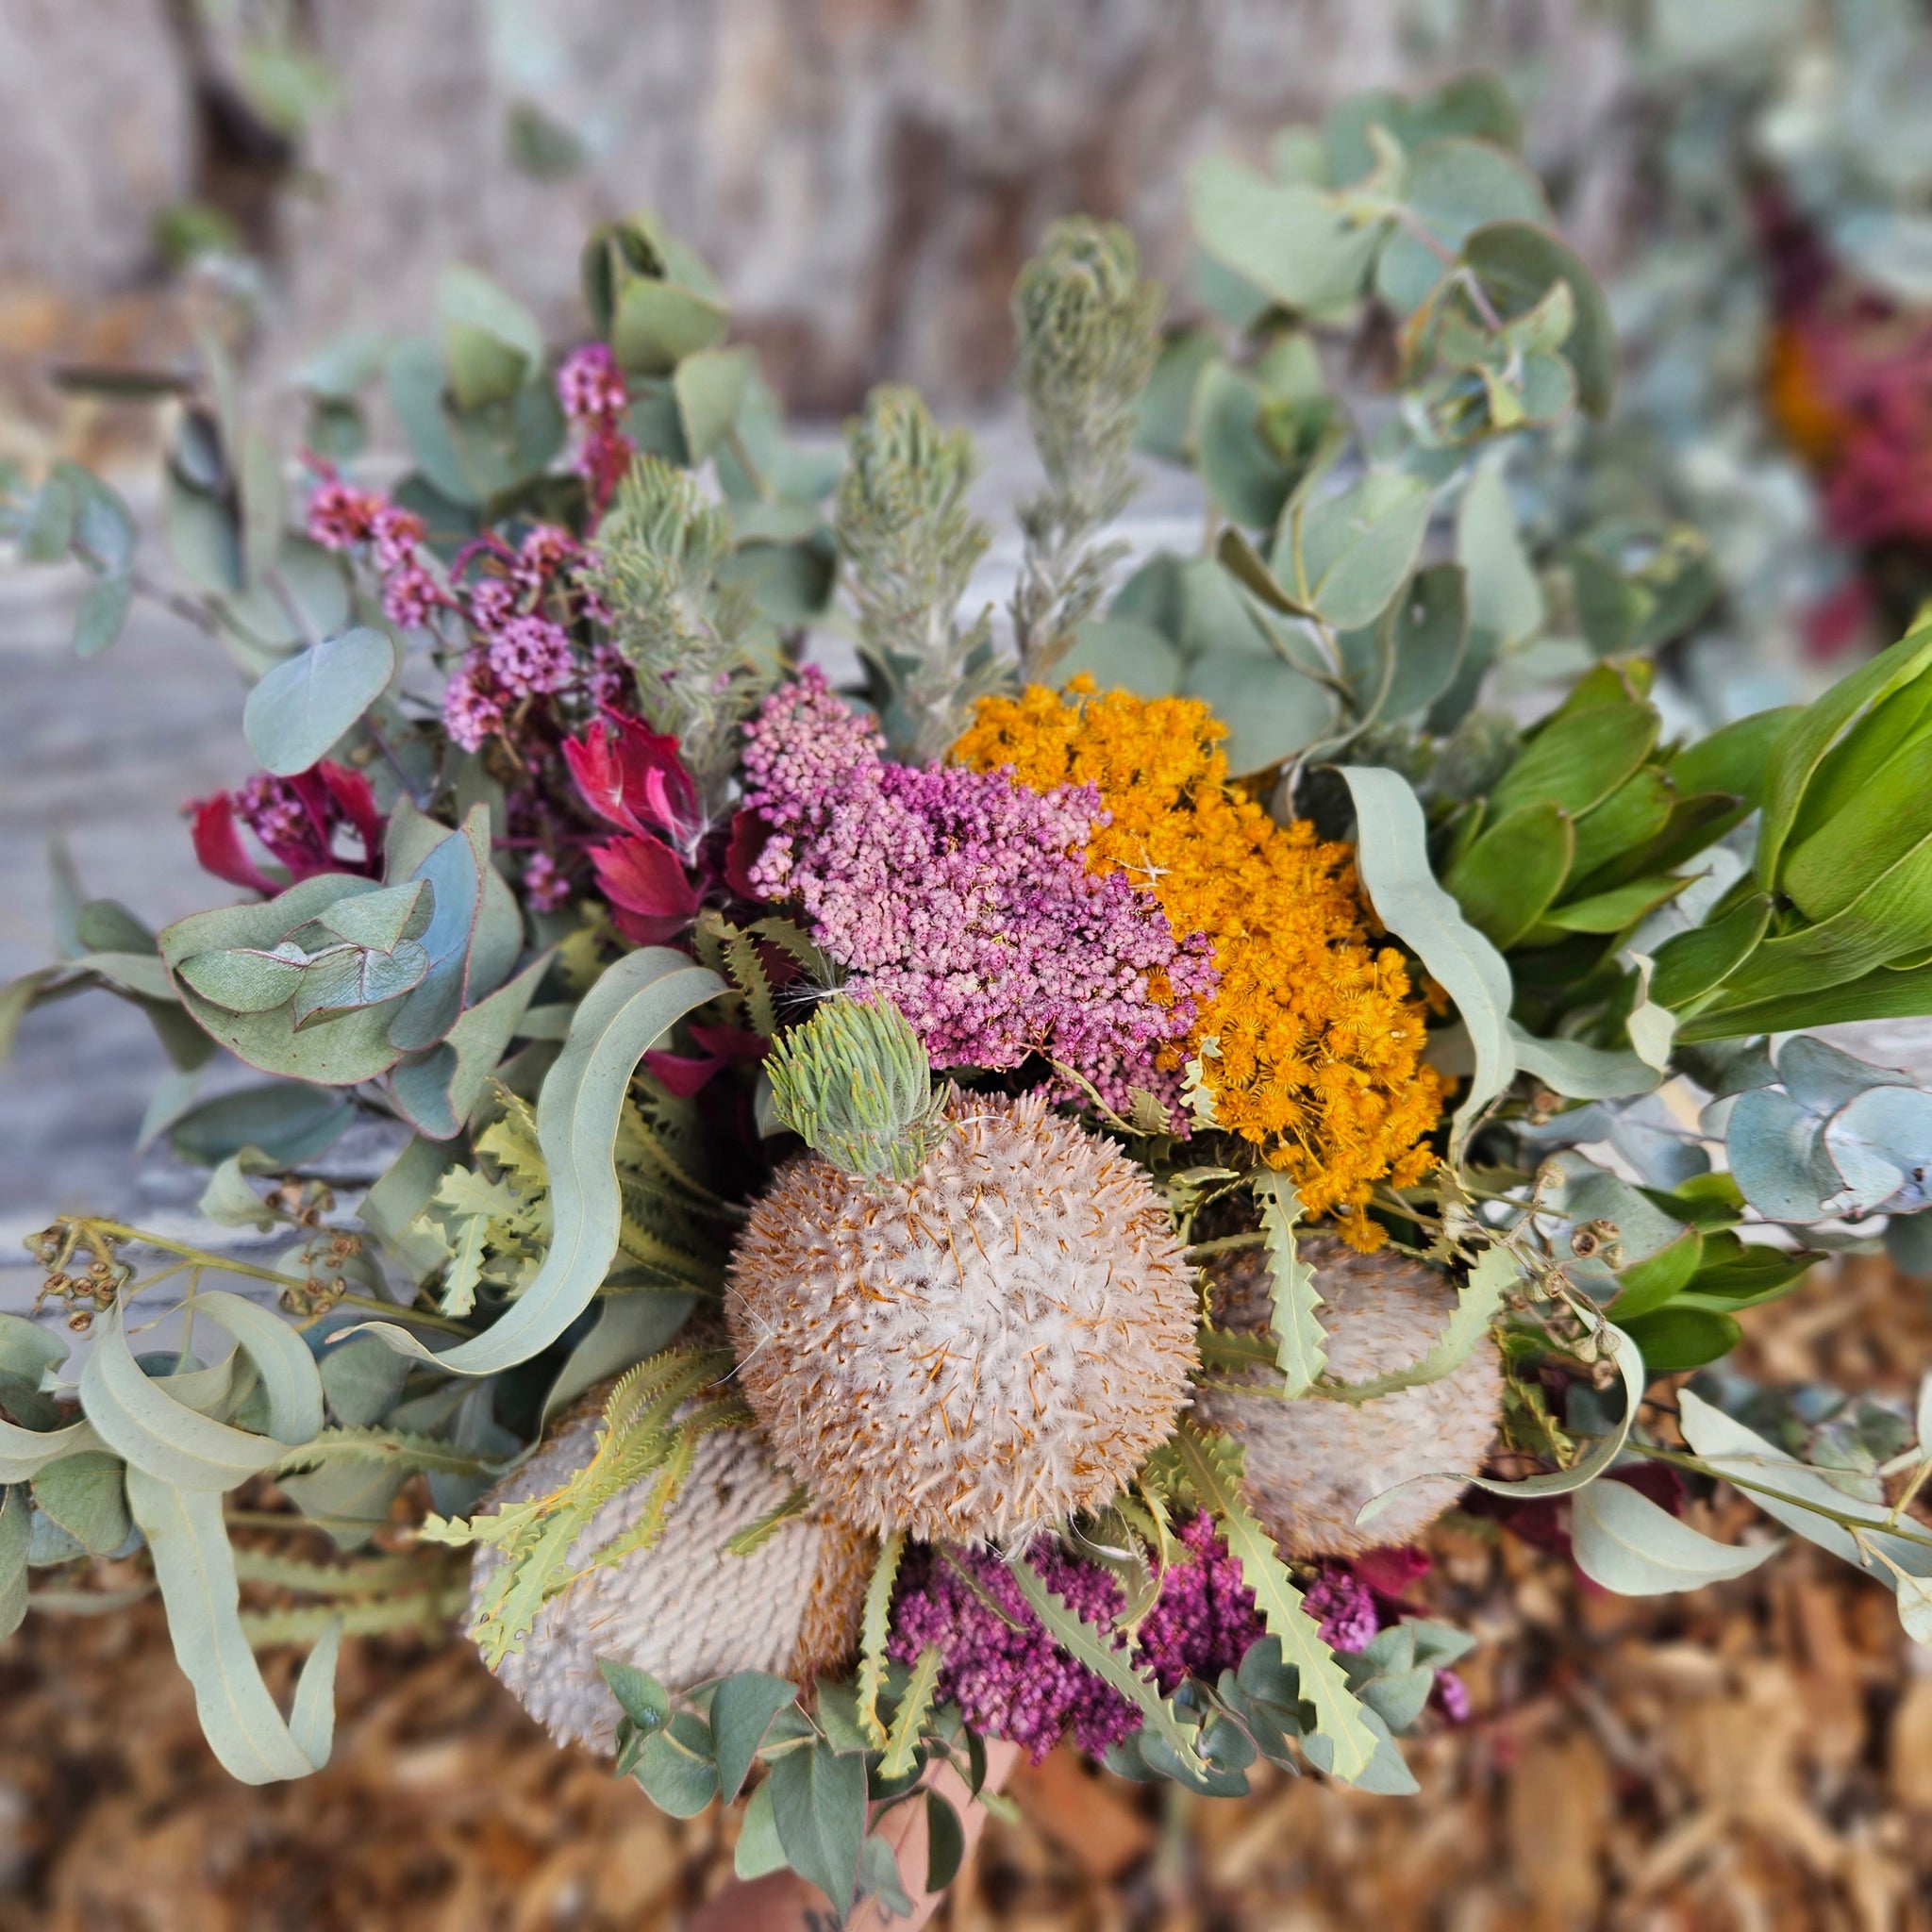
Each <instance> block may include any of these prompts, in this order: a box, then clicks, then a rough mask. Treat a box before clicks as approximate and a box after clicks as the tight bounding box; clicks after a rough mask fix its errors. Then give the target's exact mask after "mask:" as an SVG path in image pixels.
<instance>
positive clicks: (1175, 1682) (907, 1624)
mask: <svg viewBox="0 0 1932 1932" xmlns="http://www.w3.org/2000/svg"><path fill="white" fill-rule="evenodd" d="M1180 1539H1181V1541H1182V1543H1183V1544H1184V1546H1185V1547H1186V1549H1187V1550H1188V1552H1189V1555H1188V1557H1187V1558H1186V1559H1185V1560H1183V1561H1181V1562H1178V1563H1176V1564H1174V1567H1173V1568H1172V1569H1170V1570H1169V1571H1168V1573H1167V1574H1166V1575H1165V1576H1164V1577H1163V1578H1162V1579H1161V1588H1160V1600H1159V1601H1158V1603H1157V1604H1156V1605H1155V1607H1153V1609H1151V1610H1150V1611H1149V1612H1148V1613H1147V1616H1146V1617H1145V1619H1144V1620H1143V1621H1142V1623H1141V1627H1140V1629H1139V1631H1138V1632H1137V1633H1136V1636H1135V1640H1134V1645H1133V1661H1134V1663H1135V1665H1136V1667H1137V1668H1139V1669H1141V1670H1143V1671H1146V1672H1149V1673H1151V1674H1152V1675H1153V1677H1154V1679H1155V1681H1156V1682H1157V1683H1158V1685H1159V1686H1160V1689H1161V1691H1162V1693H1163V1694H1164V1695H1172V1694H1173V1693H1174V1691H1176V1690H1178V1689H1179V1687H1180V1685H1181V1684H1182V1682H1183V1681H1184V1680H1185V1679H1186V1678H1188V1677H1191V1676H1198V1677H1205V1678H1207V1679H1208V1680H1209V1681H1210V1682H1211V1681H1212V1680H1213V1679H1215V1678H1217V1677H1219V1676H1220V1674H1221V1673H1222V1672H1223V1671H1231V1670H1233V1669H1235V1668H1236V1667H1237V1666H1238V1665H1239V1664H1240V1662H1241V1657H1242V1655H1243V1654H1244V1653H1245V1652H1246V1650H1247V1648H1248V1646H1249V1645H1250V1644H1251V1643H1253V1642H1254V1641H1256V1640H1257V1638H1259V1637H1260V1636H1261V1635H1262V1634H1263V1629H1262V1624H1261V1620H1260V1618H1259V1617H1258V1615H1257V1613H1256V1609H1255V1597H1254V1592H1253V1591H1250V1590H1249V1589H1248V1588H1247V1587H1246V1585H1244V1584H1243V1583H1242V1582H1241V1566H1240V1565H1239V1564H1238V1563H1237V1562H1236V1561H1235V1559H1234V1558H1233V1557H1231V1556H1230V1555H1229V1554H1228V1551H1227V1548H1226V1546H1225V1545H1224V1543H1223V1542H1222V1541H1221V1540H1220V1538H1219V1537H1217V1536H1216V1535H1215V1533H1214V1525H1213V1523H1212V1522H1211V1521H1210V1520H1209V1519H1208V1517H1206V1516H1195V1517H1192V1518H1191V1519H1190V1521H1189V1522H1188V1524H1186V1526H1185V1527H1184V1528H1183V1529H1182V1530H1181V1532H1180ZM1027 1560H1028V1561H1029V1562H1030V1563H1031V1564H1032V1565H1033V1568H1034V1570H1035V1571H1036V1573H1037V1574H1039V1576H1040V1578H1041V1581H1042V1582H1043V1583H1044V1584H1045V1585H1046V1586H1047V1588H1048V1589H1049V1590H1051V1591H1054V1593H1055V1594H1056V1595H1058V1596H1059V1597H1061V1598H1062V1599H1063V1600H1064V1601H1065V1602H1066V1603H1067V1605H1068V1606H1069V1607H1071V1608H1072V1609H1073V1610H1074V1612H1075V1613H1076V1614H1077V1615H1078V1616H1079V1617H1081V1618H1082V1619H1083V1620H1084V1621H1085V1622H1087V1623H1089V1624H1101V1625H1104V1624H1108V1623H1110V1622H1111V1621H1112V1620H1113V1619H1114V1618H1115V1617H1116V1616H1118V1615H1119V1614H1120V1610H1121V1607H1122V1603H1123V1596H1122V1591H1121V1586H1120V1584H1119V1582H1118V1581H1117V1579H1116V1578H1115V1577H1114V1576H1113V1575H1112V1574H1110V1573H1109V1572H1108V1571H1107V1570H1105V1569H1103V1568H1101V1566H1100V1565H1099V1564H1097V1563H1084V1562H1081V1561H1080V1560H1079V1559H1078V1558H1077V1557H1072V1556H1070V1555H1068V1554H1067V1552H1066V1551H1064V1550H1063V1549H1061V1548H1059V1547H1058V1545H1056V1544H1052V1543H1041V1544H1039V1545H1036V1546H1035V1548H1033V1549H1032V1550H1031V1551H1029V1552H1028V1554H1027ZM962 1572H965V1573H970V1580H969V1575H968V1574H961V1573H962ZM975 1586H976V1587H975ZM994 1604H997V1605H998V1606H999V1608H998V1609H997V1610H996V1609H994V1608H993V1607H992V1606H993V1605H994ZM1002 1611H1003V1612H1005V1615H1004V1616H1003V1615H1002V1614H1001V1612H1002ZM928 1644H937V1645H938V1646H939V1649H940V1654H941V1658H942V1662H941V1670H940V1681H939V1695H940V1697H941V1700H943V1701H946V1702H950V1703H954V1704H957V1705H958V1707H959V1709H960V1712H961V1714H962V1715H963V1716H964V1717H965V1719H966V1722H967V1723H968V1724H970V1725H971V1726H972V1727H973V1728H974V1730H975V1731H978V1732H980V1733H982V1734H983V1735H985V1736H987V1737H992V1738H1005V1739H1008V1740H1010V1741H1011V1742H1013V1743H1015V1744H1018V1745H1020V1746H1021V1747H1022V1748H1023V1749H1024V1750H1025V1751H1026V1752H1027V1753H1028V1755H1029V1756H1030V1757H1032V1758H1033V1761H1034V1762H1035V1763H1036V1764H1037V1763H1038V1762H1039V1761H1040V1760H1041V1758H1042V1757H1045V1756H1046V1754H1047V1753H1048V1752H1049V1751H1051V1750H1052V1749H1053V1747H1054V1746H1055V1745H1056V1744H1057V1743H1058V1742H1059V1740H1060V1739H1061V1738H1062V1737H1063V1736H1065V1734H1066V1733H1067V1732H1068V1731H1069V1730H1071V1731H1072V1732H1073V1733H1074V1739H1075V1740H1076V1741H1077V1742H1078V1743H1079V1745H1080V1748H1081V1749H1082V1750H1084V1751H1089V1752H1091V1753H1092V1754H1094V1755H1095V1756H1096V1757H1097V1756H1098V1755H1099V1754H1101V1753H1102V1752H1104V1751H1106V1750H1107V1748H1108V1746H1109V1745H1111V1744H1116V1743H1118V1742H1119V1741H1120V1740H1122V1739H1123V1738H1126V1737H1129V1736H1131V1735H1132V1734H1133V1733H1134V1732H1135V1731H1136V1730H1138V1729H1139V1728H1140V1724H1141V1714H1140V1712H1139V1711H1138V1710H1136V1709H1135V1707H1133V1705H1131V1704H1130V1703H1128V1702H1127V1700H1126V1699H1125V1698H1124V1697H1123V1696H1121V1695H1120V1693H1119V1692H1118V1691H1112V1690H1109V1689H1108V1686H1107V1685H1106V1684H1105V1683H1103V1682H1102V1681H1101V1679H1100V1678H1098V1677H1096V1676H1095V1675H1094V1674H1093V1673H1092V1672H1091V1671H1089V1670H1087V1669H1085V1668H1084V1667H1083V1666H1082V1665H1080V1664H1076V1663H1075V1662H1074V1660H1073V1658H1072V1657H1069V1656H1068V1655H1067V1654H1066V1652H1064V1651H1063V1650H1061V1649H1060V1648H1059V1647H1058V1645H1057V1644H1056V1643H1055V1642H1054V1641H1053V1640H1052V1639H1051V1638H1050V1637H1049V1636H1048V1635H1047V1634H1046V1631H1045V1629H1044V1628H1043V1627H1042V1625H1041V1623H1040V1620H1039V1619H1038V1618H1037V1617H1036V1616H1035V1615H1034V1614H1033V1612H1032V1610H1031V1609H1030V1608H1029V1607H1027V1604H1026V1600H1025V1598H1024V1597H1023V1596H1022V1595H1021V1594H1020V1587H1019V1585H1018V1584H1017V1583H1015V1582H1014V1581H1013V1576H1012V1573H1011V1572H1010V1571H1009V1570H1008V1568H1007V1566H1006V1565H1005V1564H1004V1563H1003V1562H1001V1561H1000V1559H999V1558H998V1557H994V1556H991V1555H989V1554H988V1553H986V1552H984V1551H974V1550H949V1551H946V1552H944V1553H943V1554H941V1553H938V1552H935V1551H933V1550H931V1549H928V1548H924V1547H921V1548H917V1549H915V1550H913V1551H911V1552H910V1553H909V1554H908V1557H907V1559H906V1566H905V1569H904V1571H903V1572H902V1574H901V1578H900V1583H899V1590H898V1594H897V1596H896V1598H895V1599H894V1602H893V1606H892V1635H891V1641H890V1643H889V1645H888V1654H889V1655H890V1656H891V1657H896V1658H898V1659H899V1660H900V1661H901V1662H903V1663H912V1662H914V1661H916V1660H917V1658H918V1657H919V1655H920V1653H921V1652H922V1651H923V1650H924V1649H925V1648H926V1646H927V1645H928Z"/></svg>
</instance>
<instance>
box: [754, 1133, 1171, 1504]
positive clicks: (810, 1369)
mask: <svg viewBox="0 0 1932 1932" xmlns="http://www.w3.org/2000/svg"><path fill="white" fill-rule="evenodd" d="M1195 1301H1196V1297H1195V1290H1194V1284H1193V1275H1192V1273H1191V1270H1190V1269H1189V1267H1188V1266H1187V1263H1186V1261H1185V1259H1184V1257H1183V1255H1182V1250H1181V1246H1180V1243H1179V1241H1177V1240H1176V1239H1175V1236H1174V1228H1173V1224H1172V1223H1171V1221H1170V1219H1169V1216H1168V1213H1167V1209H1166V1208H1165V1207H1164V1206H1163V1205H1162V1203H1161V1201H1160V1198H1159V1196H1158V1194H1157V1193H1156V1192H1155V1191H1154V1189H1153V1186H1152V1185H1151V1183H1150V1182H1149V1181H1148V1179H1147V1177H1146V1175H1145V1174H1144V1173H1143V1172H1142V1171H1141V1169H1140V1168H1139V1167H1138V1166H1136V1165H1135V1164H1134V1163H1133V1162H1132V1161H1130V1160H1128V1159H1127V1158H1125V1157H1124V1155H1122V1154H1121V1153H1120V1152H1119V1151H1118V1150H1117V1149H1116V1148H1115V1147H1114V1146H1113V1145H1112V1144H1111V1143H1110V1142H1108V1141H1102V1140H1099V1139H1097V1138H1096V1137H1094V1136H1092V1135H1090V1134H1088V1133H1086V1132H1084V1131H1083V1130H1082V1129H1081V1128H1080V1127H1079V1126H1077V1125H1076V1124H1074V1123H1073V1122H1072V1121H1069V1120H1066V1119H1064V1118H1063V1117H1061V1116H1059V1115H1056V1114H1053V1113H1050V1112H1049V1111H1048V1110H1047V1108H1046V1104H1045V1101H1044V1099H1043V1098H1041V1097H1040V1096H1037V1095H1035V1096H1029V1097H1028V1098H1025V1099H1022V1100H1017V1101H1015V1100H1008V1099H1006V1098H1004V1097H1001V1096H987V1095H979V1094H958V1095H955V1096H954V1097H953V1098H952V1100H951V1101H950V1102H949V1104H948V1106H947V1109H946V1117H945V1130H944V1132H943V1133H942V1134H941V1136H940V1138H939V1140H938V1141H937V1144H936V1145H935V1146H934V1148H933V1151H932V1153H931V1154H930V1156H929V1157H928V1158H927V1160H926V1162H925V1165H924V1168H922V1169H921V1171H920V1172H919V1174H917V1175H916V1176H915V1177H914V1178H913V1179H911V1180H909V1181H896V1182H889V1183H886V1184H884V1185H882V1186H881V1185H874V1186H873V1187H872V1188H870V1189H868V1188H867V1187H866V1186H865V1185H864V1184H862V1183H859V1182H857V1181H855V1180H854V1179H853V1177H852V1176H851V1175H849V1174H844V1173H842V1172H841V1170H840V1169H839V1168H837V1167H835V1166H834V1165H833V1164H832V1163H831V1162H830V1161H828V1160H825V1159H824V1158H820V1157H814V1158H810V1159H807V1160H801V1161H798V1162H795V1163H794V1164H793V1165H792V1166H791V1167H790V1168H788V1169H787V1170H786V1171H785V1172H784V1173H783V1174H781V1175H780V1176H779V1177H778V1180H777V1182H776V1183H775V1184H774V1187H773V1188H772V1190H771V1191H770V1192H769V1193H767V1194H766V1195H765V1196H764V1198H763V1199H762V1200H761V1201H759V1202H758V1206H757V1207H756V1208H754V1209H753V1210H752V1215H751V1220H750V1224H749V1225H748V1226H747V1227H746V1230H745V1233H744V1235H743V1238H742V1239H741V1241H740V1242H739V1245H738V1250H737V1253H736V1255H735V1257H733V1260H732V1266H731V1277H730V1283H729V1286H728V1289H727V1291H726V1295H725V1316H726V1320H727V1322H728V1323H729V1324H730V1329H731V1339H732V1342H733V1345H734V1347H735V1348H736V1350H737V1353H738V1357H739V1384H740V1387H741V1390H742V1391H743V1393H744V1395H745V1398H746V1400H747V1401H748V1402H749V1403H750V1404H751V1406H752V1408H753V1410H754V1411H755V1412H756V1414H757V1415H758V1420H759V1422H760V1424H762V1425H763V1427H764V1429H765V1431H766V1433H767V1434H768V1435H769V1436H770V1438H771V1441H772V1443H773V1446H774V1449H775V1450H776V1451H777V1453H778V1455H779V1457H781V1458H782V1459H783V1460H785V1461H786V1462H788V1463H789V1464H790V1465H791V1468H792V1470H793V1471H794V1472H795V1473H796V1474H797V1475H798V1477H799V1478H800V1480H801V1481H803V1482H804V1483H805V1484H806V1485H807V1486H808V1488H809V1489H810V1491H811V1492H812V1494H813V1496H814V1497H815V1498H816V1499H818V1501H819V1502H820V1503H822V1504H823V1505H824V1507H827V1508H829V1509H832V1510H833V1511H835V1512H836V1513H837V1514H838V1515H839V1516H841V1517H842V1518H843V1519H844V1520H845V1521H846V1522H848V1523H851V1524H857V1525H859V1526H862V1527H865V1528H872V1529H877V1530H880V1531H890V1530H905V1531H908V1533H910V1534H911V1535H913V1536H916V1537H923V1538H926V1539H928V1540H938V1539H946V1540H951V1541H979V1540H1000V1541H1004V1540H1007V1539H1010V1538H1013V1537H1015V1536H1021V1535H1024V1534H1026V1533H1028V1532H1030V1531H1032V1530H1034V1529H1036V1528H1038V1527H1040V1526H1041V1525H1043V1524H1053V1523H1058V1522H1060V1521H1062V1520H1064V1519H1065V1518H1066V1517H1067V1516H1069V1515H1070V1514H1072V1513H1073V1512H1074V1511H1075V1510H1078V1509H1088V1508H1095V1507H1100V1506H1102V1505H1104V1504H1105V1503H1106V1502H1107V1501H1108V1499H1109V1498H1110V1497H1111V1496H1112V1495H1113V1494H1114V1493H1115V1491H1117V1490H1118V1489H1119V1488H1120V1486H1121V1485H1122V1484H1123V1483H1124V1482H1125V1481H1126V1480H1127V1478H1128V1477H1129V1476H1131V1475H1132V1474H1133V1473H1134V1471H1135V1470H1136V1469H1137V1468H1138V1467H1139V1466H1140V1463H1141V1460H1142V1458H1143V1457H1145V1456H1146V1455H1147V1454H1148V1452H1149V1451H1150V1450H1152V1449H1153V1448H1154V1447H1155V1446H1156V1445H1157V1444H1158V1443H1159V1442H1161V1441H1164V1440H1165V1439H1166V1437H1167V1435H1168V1434H1169V1432H1170V1431H1171V1429H1172V1428H1173V1426H1174V1416H1175V1413H1176V1411H1177V1410H1178V1409H1179V1407H1180V1406H1181V1402H1182V1400H1183V1398H1184V1397H1185V1395H1186V1393H1187V1389H1188V1377H1189V1374H1190V1372H1191V1370H1192V1368H1193V1365H1194V1360H1195V1350H1194V1316H1195Z"/></svg>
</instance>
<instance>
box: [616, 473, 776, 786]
mask: <svg viewBox="0 0 1932 1932" xmlns="http://www.w3.org/2000/svg"><path fill="white" fill-rule="evenodd" d="M730 551H731V515H730V512H729V511H728V510H727V509H725V508H724V506H723V505H722V504H715V503H709V502H707V501H706V499H705V497H704V494H703V492H702V491H700V490H699V488H698V483H697V479H696V478H695V477H694V476H692V475H690V474H689V473H688V472H686V471H683V470H680V469H677V468H676V467H675V465H673V464H671V463H668V462H666V461H665V460H664V459H663V458H661V457H656V456H641V457H639V458H638V459H637V460H636V462H634V463H633V464H632V465H631V468H630V474H629V475H626V476H625V479H624V481H623V483H621V484H620V485H619V486H618V491H617V497H616V500H615V501H614V502H613V503H612V505H611V507H610V509H609V512H608V515H607V516H606V517H605V519H604V523H603V525H602V527H601V528H600V529H599V531H598V533H597V541H596V545H595V552H596V558H597V563H596V570H595V574H594V580H595V583H596V587H597V590H598V591H599V593H600V594H601V595H602V597H603V599H604V601H605V603H606V605H607V606H608V608H609V611H610V627H611V635H612V637H613V639H614V640H615V641H616V643H617V646H618V648H619V649H620V650H621V651H622V652H623V653H624V655H625V657H626V658H629V659H630V661H631V663H632V665H633V666H634V667H635V668H636V671H637V674H638V697H639V702H640V703H641V706H642V707H643V709H644V713H645V715H646V717H648V718H649V719H650V721H651V723H652V724H655V725H657V726H658V729H659V730H661V731H668V732H671V733H674V734H675V736H676V738H677V740H678V741H679V745H680V748H681V751H682V754H683V758H684V760H685V763H686V764H687V765H688V766H690V768H691V772H692V774H694V775H695V777H696V778H697V780H698V783H699V785H700V787H701V788H702V790H703V793H704V798H705V803H706V806H707V808H708V809H712V810H715V809H718V808H721V807H722V806H723V805H724V797H725V791H726V789H727V787H728V784H729V780H730V775H731V771H732V768H733V766H734V765H735V764H736V762H737V758H738V727H739V725H740V724H741V723H742V722H743V721H744V719H745V718H746V717H748V716H749V715H750V713H751V712H752V710H753V708H755V707H756V706H757V704H758V700H759V698H760V697H762V696H763V695H764V693H765V691H766V690H767V689H768V688H769V686H770V683H771V677H772V666H771V664H770V663H769V662H768V661H766V660H762V659H761V658H760V657H759V655H758V651H757V650H756V648H755V638H754V627H755V625H756V622H757V614H756V610H755V607H754V605H753V602H752V599H751V597H750V596H749V595H748V594H747V593H746V592H745V591H741V590H739V589H736V588H733V587H728V586H724V585H721V584H720V583H719V582H718V569H719V566H720V565H721V564H722V563H723V562H724V559H725V558H726V557H727V556H729V555H730Z"/></svg>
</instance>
